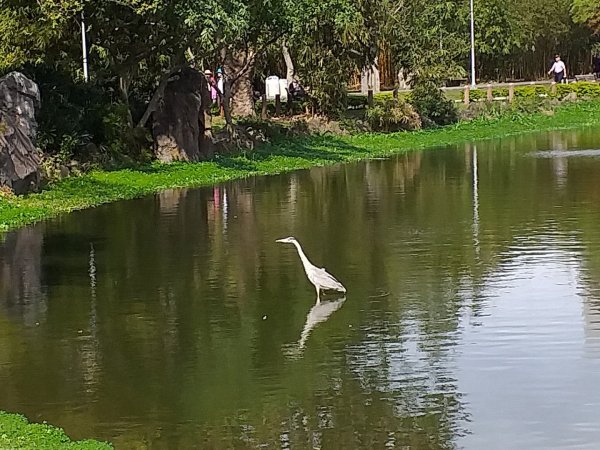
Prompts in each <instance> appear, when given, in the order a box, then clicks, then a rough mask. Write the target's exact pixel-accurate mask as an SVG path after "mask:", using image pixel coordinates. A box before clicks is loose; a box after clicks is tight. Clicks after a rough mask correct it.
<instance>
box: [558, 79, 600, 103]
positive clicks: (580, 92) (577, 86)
mask: <svg viewBox="0 0 600 450" xmlns="http://www.w3.org/2000/svg"><path fill="white" fill-rule="evenodd" d="M571 92H574V93H576V94H577V98H582V99H598V98H600V84H598V83H592V82H583V81H580V82H578V83H569V84H559V85H557V86H556V93H557V95H558V97H559V98H562V97H564V96H565V95H567V94H569V93H571Z"/></svg>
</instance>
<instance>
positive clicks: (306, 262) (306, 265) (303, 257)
mask: <svg viewBox="0 0 600 450" xmlns="http://www.w3.org/2000/svg"><path fill="white" fill-rule="evenodd" d="M293 244H294V245H295V246H296V250H298V255H300V259H301V260H302V265H303V266H304V268H305V269H308V268H310V267H312V263H311V262H310V261H309V260H308V258H307V257H306V255H305V254H304V251H303V250H302V247H300V244H299V243H298V242H294V243H293Z"/></svg>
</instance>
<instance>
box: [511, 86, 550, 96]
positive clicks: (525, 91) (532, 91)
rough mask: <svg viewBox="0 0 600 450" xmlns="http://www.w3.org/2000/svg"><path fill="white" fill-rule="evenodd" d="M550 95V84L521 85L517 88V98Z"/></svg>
mask: <svg viewBox="0 0 600 450" xmlns="http://www.w3.org/2000/svg"><path fill="white" fill-rule="evenodd" d="M548 95H550V88H549V87H548V86H540V85H536V86H520V87H518V88H515V97H516V98H529V99H532V98H538V97H540V96H548Z"/></svg>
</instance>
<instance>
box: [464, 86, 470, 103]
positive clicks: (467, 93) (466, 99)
mask: <svg viewBox="0 0 600 450" xmlns="http://www.w3.org/2000/svg"><path fill="white" fill-rule="evenodd" d="M463 102H464V103H465V105H468V104H469V103H470V102H471V86H469V85H468V84H466V85H465V93H464V95H463Z"/></svg>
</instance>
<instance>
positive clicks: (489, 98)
mask: <svg viewBox="0 0 600 450" xmlns="http://www.w3.org/2000/svg"><path fill="white" fill-rule="evenodd" d="M493 100H494V92H493V91H492V85H491V84H488V85H487V101H488V102H491V101H493Z"/></svg>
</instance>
